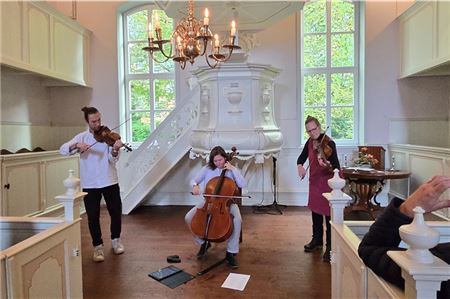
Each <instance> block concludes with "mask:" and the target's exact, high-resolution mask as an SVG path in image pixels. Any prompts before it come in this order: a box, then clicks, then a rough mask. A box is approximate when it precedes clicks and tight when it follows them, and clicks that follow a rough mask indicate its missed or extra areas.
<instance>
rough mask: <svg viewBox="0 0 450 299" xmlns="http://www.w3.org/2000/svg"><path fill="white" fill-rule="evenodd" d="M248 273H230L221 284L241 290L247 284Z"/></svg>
mask: <svg viewBox="0 0 450 299" xmlns="http://www.w3.org/2000/svg"><path fill="white" fill-rule="evenodd" d="M249 279H250V275H246V274H237V273H230V274H229V275H228V277H227V279H225V281H224V282H223V284H222V288H228V289H233V290H238V291H243V290H244V289H245V286H246V285H247V282H248V280H249Z"/></svg>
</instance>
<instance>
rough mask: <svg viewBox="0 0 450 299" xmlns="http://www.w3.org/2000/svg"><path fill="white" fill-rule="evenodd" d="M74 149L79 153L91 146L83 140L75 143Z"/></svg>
mask: <svg viewBox="0 0 450 299" xmlns="http://www.w3.org/2000/svg"><path fill="white" fill-rule="evenodd" d="M75 147H76V149H77V150H78V151H79V152H80V153H84V152H85V151H87V150H88V149H89V148H90V147H91V146H90V145H89V144H86V143H83V142H78V143H77V144H76V146H75Z"/></svg>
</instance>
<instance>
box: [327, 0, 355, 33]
mask: <svg viewBox="0 0 450 299" xmlns="http://www.w3.org/2000/svg"><path fill="white" fill-rule="evenodd" d="M353 10H354V5H353V4H352V3H351V2H349V1H342V0H335V1H333V2H331V32H349V31H351V32H353V31H354V26H355V25H354V23H355V18H354V11H353Z"/></svg>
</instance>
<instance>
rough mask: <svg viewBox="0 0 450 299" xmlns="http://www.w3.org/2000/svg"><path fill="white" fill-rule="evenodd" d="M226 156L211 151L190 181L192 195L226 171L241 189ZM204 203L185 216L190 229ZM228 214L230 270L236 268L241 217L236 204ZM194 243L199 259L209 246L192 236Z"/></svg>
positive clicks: (239, 178)
mask: <svg viewBox="0 0 450 299" xmlns="http://www.w3.org/2000/svg"><path fill="white" fill-rule="evenodd" d="M227 159H228V155H227V154H226V152H225V150H224V149H223V148H222V147H220V146H216V147H214V148H213V149H212V150H211V153H210V155H209V162H208V164H207V165H206V166H204V167H203V168H202V169H201V171H200V172H199V173H198V175H197V176H196V177H195V178H194V179H193V180H192V181H191V184H192V194H194V195H199V194H200V184H201V183H204V184H206V183H208V182H209V181H210V180H211V179H213V178H215V177H217V176H220V174H221V172H222V170H224V169H225V170H226V172H225V176H226V177H228V178H230V179H232V180H233V181H234V182H235V183H236V186H237V187H239V188H242V187H244V186H245V184H246V182H245V179H244V177H243V176H242V174H241V173H240V171H239V170H238V169H237V168H236V167H234V166H233V165H232V164H231V163H230V162H229V161H227ZM204 204H205V202H204V201H202V202H201V203H199V204H197V205H196V206H195V207H193V208H192V209H191V210H190V211H189V212H188V213H187V214H186V216H185V221H186V224H187V225H188V226H189V228H191V222H192V218H193V217H194V215H195V213H196V211H197V209H198V208H202V207H203V206H204ZM230 213H231V215H232V216H233V232H232V234H231V236H230V238H229V239H228V242H227V252H226V256H225V258H226V261H227V262H228V264H229V265H230V266H231V267H232V268H237V267H238V263H237V261H236V258H235V256H236V254H237V253H238V252H239V237H240V233H241V224H242V217H241V213H240V211H239V207H238V206H237V205H236V204H234V203H233V204H231V206H230ZM194 238H195V241H196V242H197V244H199V245H200V250H199V251H198V253H197V257H198V258H201V257H203V256H204V255H205V254H206V251H207V250H208V248H209V247H210V246H211V244H210V243H209V242H208V241H205V240H203V239H202V238H201V237H200V236H197V235H194Z"/></svg>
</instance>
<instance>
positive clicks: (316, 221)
mask: <svg viewBox="0 0 450 299" xmlns="http://www.w3.org/2000/svg"><path fill="white" fill-rule="evenodd" d="M322 221H323V217H322V215H319V214H316V213H314V212H312V222H313V225H312V230H313V236H312V240H311V242H309V243H308V244H306V245H305V246H304V247H303V248H304V249H305V252H311V251H314V250H316V249H319V248H322V246H323V240H322V237H323V227H322Z"/></svg>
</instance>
